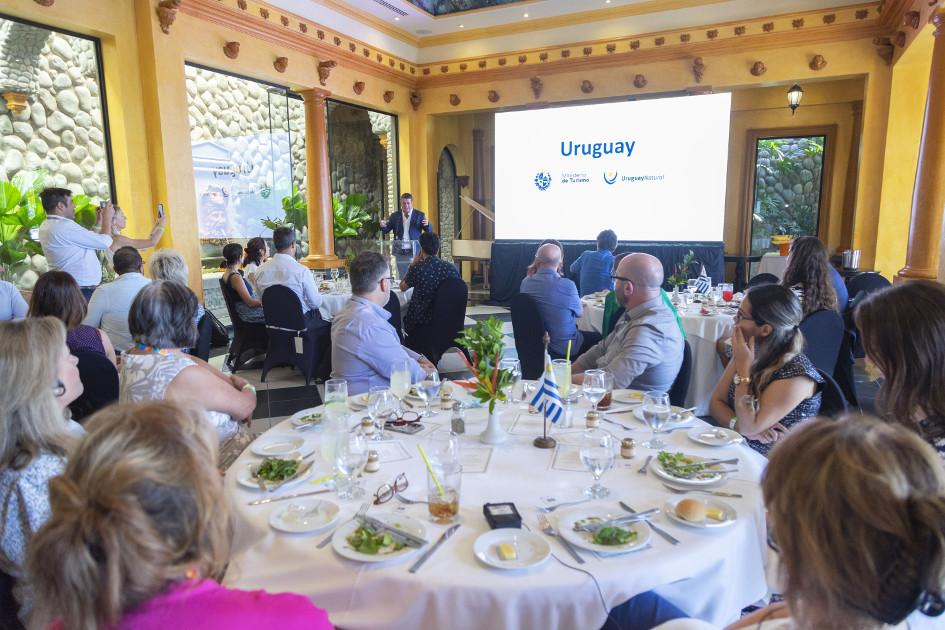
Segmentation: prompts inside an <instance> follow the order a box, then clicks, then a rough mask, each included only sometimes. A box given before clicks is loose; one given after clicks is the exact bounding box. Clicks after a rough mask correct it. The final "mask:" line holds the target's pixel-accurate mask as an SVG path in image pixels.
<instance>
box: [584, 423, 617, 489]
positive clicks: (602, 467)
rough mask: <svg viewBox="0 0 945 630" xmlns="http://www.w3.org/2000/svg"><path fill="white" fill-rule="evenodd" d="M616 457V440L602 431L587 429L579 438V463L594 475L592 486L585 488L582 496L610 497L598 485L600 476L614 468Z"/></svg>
mask: <svg viewBox="0 0 945 630" xmlns="http://www.w3.org/2000/svg"><path fill="white" fill-rule="evenodd" d="M616 457H617V439H616V438H615V437H614V436H613V435H612V434H611V433H610V432H608V431H605V430H603V429H587V430H586V431H584V433H583V435H582V436H581V463H582V464H584V467H585V468H587V469H588V470H589V471H591V474H592V475H594V485H592V486H590V487H588V488H585V489H584V494H585V496H588V497H590V498H592V499H601V498H603V497H606V496H609V495H610V490H608V489H607V488H605V487H604V486H602V485H601V484H600V478H601V476H602V475H603V474H604V473H605V472H607V471H608V470H610V469H611V468H613V467H614V461H615V460H616Z"/></svg>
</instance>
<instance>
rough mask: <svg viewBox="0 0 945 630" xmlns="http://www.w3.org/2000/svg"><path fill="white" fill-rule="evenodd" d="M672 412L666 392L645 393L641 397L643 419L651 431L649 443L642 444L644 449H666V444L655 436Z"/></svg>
mask: <svg viewBox="0 0 945 630" xmlns="http://www.w3.org/2000/svg"><path fill="white" fill-rule="evenodd" d="M672 411H673V407H672V405H670V404H669V394H667V393H666V392H646V394H644V395H643V419H644V420H645V421H646V424H647V426H649V427H650V429H651V430H652V431H653V436H652V438H651V439H650V441H649V442H644V443H643V447H644V448H653V449H661V448H666V444H665V443H663V442H661V441H660V439H659V438H658V437H656V434H657V432H658V431H660V430H661V429H662V428H663V427H664V426H665V425H666V423H667V422H668V421H669V417H670V415H671V414H672Z"/></svg>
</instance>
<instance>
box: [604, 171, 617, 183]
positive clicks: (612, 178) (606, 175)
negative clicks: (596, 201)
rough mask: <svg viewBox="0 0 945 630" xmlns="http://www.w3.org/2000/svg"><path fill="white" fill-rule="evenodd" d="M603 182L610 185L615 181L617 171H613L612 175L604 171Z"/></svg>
mask: <svg viewBox="0 0 945 630" xmlns="http://www.w3.org/2000/svg"><path fill="white" fill-rule="evenodd" d="M604 181H605V182H607V183H608V184H611V185H612V184H613V183H614V182H615V181H617V171H614V173H613V175H611V174H610V173H608V172H607V171H604Z"/></svg>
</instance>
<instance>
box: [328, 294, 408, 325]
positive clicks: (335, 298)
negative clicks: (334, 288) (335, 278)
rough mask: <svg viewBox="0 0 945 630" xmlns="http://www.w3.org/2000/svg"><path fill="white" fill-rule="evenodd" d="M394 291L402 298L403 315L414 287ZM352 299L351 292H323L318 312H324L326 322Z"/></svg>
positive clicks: (399, 298)
mask: <svg viewBox="0 0 945 630" xmlns="http://www.w3.org/2000/svg"><path fill="white" fill-rule="evenodd" d="M392 291H393V293H394V294H395V295H396V296H397V299H398V300H400V311H401V313H400V314H401V316H403V315H404V309H405V308H406V307H407V302H409V301H410V298H411V297H412V296H413V287H410V288H409V289H407V290H406V291H401V290H400V289H392ZM350 299H351V293H350V292H344V293H334V292H332V293H322V305H321V306H320V307H318V312H319V313H321V314H322V319H324V320H325V321H326V322H330V321H331V320H332V319H333V318H334V317H335V315H337V314H338V313H339V312H340V311H341V309H343V308H344V306H345V304H347V303H348V300H350Z"/></svg>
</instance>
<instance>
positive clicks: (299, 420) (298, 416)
mask: <svg viewBox="0 0 945 630" xmlns="http://www.w3.org/2000/svg"><path fill="white" fill-rule="evenodd" d="M315 409H317V407H312V408H310V409H302V410H301V411H296V412H295V413H294V414H292V417H291V418H289V420H290V421H291V422H292V425H293V426H296V427H300V426H303V425H306V426H307V425H310V424H321V422H322V418H323V417H324V416H323V415H322V412H321V411H315ZM312 415H315V416H318V419H317V420H303V418H305V417H306V416H312Z"/></svg>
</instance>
